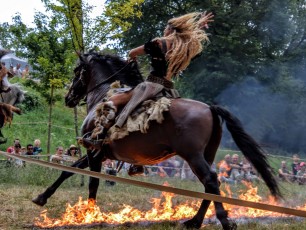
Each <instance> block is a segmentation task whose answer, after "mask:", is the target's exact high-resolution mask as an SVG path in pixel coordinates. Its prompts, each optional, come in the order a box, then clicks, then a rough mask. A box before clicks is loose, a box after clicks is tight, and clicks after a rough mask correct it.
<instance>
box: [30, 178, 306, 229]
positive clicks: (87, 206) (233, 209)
mask: <svg viewBox="0 0 306 230" xmlns="http://www.w3.org/2000/svg"><path fill="white" fill-rule="evenodd" d="M244 184H245V186H246V187H247V188H248V189H247V190H246V192H241V194H240V195H239V199H242V200H248V201H254V202H263V199H262V197H260V196H259V195H258V194H257V187H253V186H252V184H251V183H247V182H245V183H244ZM225 189H226V192H227V193H228V194H229V196H230V197H231V196H232V192H231V190H230V187H229V186H226V187H225ZM225 194H226V193H225V192H223V191H221V195H222V196H225ZM173 197H174V194H172V193H167V192H162V194H161V198H153V199H151V203H152V208H151V209H150V210H149V211H146V212H144V211H141V210H138V209H136V208H133V207H131V206H130V205H126V204H124V205H123V208H122V210H120V211H119V212H118V213H113V212H109V213H106V212H102V211H101V210H100V208H99V206H97V204H96V203H95V201H94V200H83V199H82V197H79V201H78V202H77V203H76V204H75V205H74V206H71V205H70V204H67V205H66V211H65V213H64V214H63V215H62V218H60V219H53V218H49V217H47V210H44V211H43V212H42V213H41V214H40V218H35V220H34V225H35V226H37V227H40V228H53V227H61V226H69V225H70V226H77V225H88V224H97V223H107V224H123V223H126V222H145V221H151V222H156V221H165V220H171V221H176V220H181V219H188V218H191V217H193V216H194V215H195V214H196V212H197V210H198V209H199V207H200V204H201V201H187V202H185V203H184V204H180V205H178V206H175V207H173V204H172V198H173ZM265 203H269V204H273V205H277V202H276V201H275V200H273V199H272V198H269V200H268V201H266V202H265ZM224 207H225V209H226V210H228V211H229V217H231V218H241V217H252V218H256V217H265V216H269V217H271V216H273V217H285V216H287V215H285V214H280V213H275V212H270V211H263V210H258V209H252V208H247V207H240V206H233V205H228V204H224ZM297 209H300V210H306V204H305V205H304V206H298V207H297ZM214 214H215V212H214V207H213V205H212V203H211V205H210V206H209V208H208V210H207V213H206V215H205V217H207V218H211V217H213V216H214Z"/></svg>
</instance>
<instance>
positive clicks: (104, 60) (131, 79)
mask: <svg viewBox="0 0 306 230" xmlns="http://www.w3.org/2000/svg"><path fill="white" fill-rule="evenodd" d="M84 56H86V57H87V58H89V57H90V60H94V61H95V62H96V63H98V64H107V65H108V66H109V68H110V69H111V72H112V73H116V78H117V79H118V80H120V82H121V83H122V84H126V85H128V86H136V85H138V84H139V83H141V82H143V77H142V75H141V73H140V71H139V68H138V65H137V63H136V62H132V63H130V64H128V62H127V61H126V60H124V59H123V58H121V57H119V56H118V55H114V54H103V53H97V52H88V53H86V54H84Z"/></svg>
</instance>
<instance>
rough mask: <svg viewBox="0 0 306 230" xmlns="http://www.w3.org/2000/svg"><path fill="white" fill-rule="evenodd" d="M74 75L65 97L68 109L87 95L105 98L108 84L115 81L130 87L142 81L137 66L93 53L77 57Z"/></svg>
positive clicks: (110, 56)
mask: <svg viewBox="0 0 306 230" xmlns="http://www.w3.org/2000/svg"><path fill="white" fill-rule="evenodd" d="M74 75H75V77H74V79H73V81H72V84H71V86H70V88H69V91H68V93H67V94H66V96H65V102H66V105H67V106H68V107H74V106H76V105H77V104H78V103H79V101H80V100H81V99H82V98H84V97H85V96H86V95H87V94H89V93H92V94H98V95H99V97H102V98H103V97H105V96H106V93H107V91H108V89H109V86H110V84H111V83H112V82H114V81H116V80H119V81H120V82H121V83H122V84H125V85H128V86H132V87H134V86H136V85H137V84H139V83H140V82H142V81H143V79H142V76H141V74H140V72H139V70H138V66H137V64H135V63H127V62H126V61H125V60H123V59H121V58H120V57H118V56H114V55H103V54H98V53H95V52H90V53H87V54H83V55H79V61H78V64H77V66H76V68H75V69H74Z"/></svg>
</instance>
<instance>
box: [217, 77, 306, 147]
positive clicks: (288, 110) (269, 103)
mask: <svg viewBox="0 0 306 230" xmlns="http://www.w3.org/2000/svg"><path fill="white" fill-rule="evenodd" d="M216 101H217V103H218V104H219V105H222V106H224V107H226V108H227V109H228V110H229V111H230V112H231V113H233V114H234V115H235V116H236V117H238V119H240V121H241V122H242V124H243V126H244V128H245V130H246V131H247V132H248V133H249V134H250V135H251V136H252V137H253V138H254V139H255V140H256V141H258V142H259V143H260V144H261V145H263V146H265V147H270V148H272V149H282V150H286V151H289V152H299V153H301V152H305V150H306V141H305V140H306V120H305V118H304V117H305V115H306V106H304V105H303V104H301V101H299V100H298V101H295V100H293V99H291V98H289V97H288V96H286V95H285V94H282V93H274V92H272V91H271V90H270V88H268V87H266V86H263V85H262V84H260V83H259V82H258V81H257V80H255V79H254V78H247V79H246V80H244V81H243V82H241V83H238V84H234V85H231V86H230V87H228V88H227V89H226V90H224V91H223V92H222V93H221V94H220V95H219V96H218V97H217V99H216ZM222 145H223V147H228V148H233V147H235V145H234V144H233V142H232V140H231V137H230V134H229V133H228V132H225V133H224V137H223V141H222Z"/></svg>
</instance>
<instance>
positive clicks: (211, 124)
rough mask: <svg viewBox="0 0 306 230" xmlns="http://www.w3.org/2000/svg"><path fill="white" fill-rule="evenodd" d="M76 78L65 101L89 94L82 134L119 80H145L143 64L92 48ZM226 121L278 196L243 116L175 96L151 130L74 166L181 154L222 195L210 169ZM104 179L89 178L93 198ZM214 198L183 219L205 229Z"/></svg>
mask: <svg viewBox="0 0 306 230" xmlns="http://www.w3.org/2000/svg"><path fill="white" fill-rule="evenodd" d="M74 73H75V77H74V79H73V82H72V85H71V86H70V89H69V92H68V94H67V95H66V97H65V101H66V105H67V106H69V107H74V106H76V105H77V104H78V103H79V101H80V100H81V99H82V98H84V97H85V96H87V108H88V115H87V117H86V118H85V120H84V122H83V125H82V134H86V133H88V132H90V131H92V130H93V128H94V127H95V126H94V118H95V107H96V105H97V104H98V103H99V102H102V100H103V98H104V97H105V96H106V93H107V91H108V89H109V86H110V84H111V83H112V82H114V81H115V80H120V81H121V83H123V84H125V85H129V86H131V87H133V86H135V85H137V84H138V83H139V82H141V81H142V78H141V76H140V74H139V72H138V69H137V68H136V67H135V66H134V65H133V64H127V62H126V61H124V60H122V59H120V58H119V57H116V56H110V55H101V54H97V53H87V54H83V55H80V57H79V64H78V65H77V67H76V68H75V70H74ZM222 120H225V122H226V125H227V128H228V130H229V131H230V133H231V135H232V137H233V139H234V141H235V143H236V144H237V146H238V147H239V149H240V150H241V152H242V153H243V155H244V156H245V157H246V158H247V159H248V160H249V161H250V162H251V163H252V164H253V166H254V167H255V169H256V170H257V171H258V173H259V174H260V175H261V177H262V179H263V180H264V181H265V183H266V185H267V186H268V188H269V189H270V191H271V193H272V194H273V195H274V196H280V192H279V189H278V185H277V183H276V181H275V179H274V177H273V175H272V169H271V167H270V166H269V164H268V163H267V160H266V158H265V155H264V153H263V152H262V150H261V148H260V147H259V145H258V144H257V143H256V142H255V141H254V139H253V138H252V137H250V136H249V135H248V134H247V133H246V132H245V131H244V130H243V128H242V126H241V124H240V122H239V120H238V119H237V118H235V117H234V116H233V115H232V114H231V113H230V112H229V111H227V110H225V109H224V108H221V107H219V106H208V105H206V104H204V103H201V102H198V101H194V100H188V99H174V100H172V103H171V107H170V111H169V112H165V113H164V121H163V123H162V124H158V123H157V122H152V123H151V125H150V128H149V130H148V133H146V134H143V133H140V132H132V133H130V134H129V135H128V136H126V137H125V138H123V139H120V140H115V141H111V142H110V143H109V145H108V146H107V148H105V149H103V148H102V149H101V150H100V151H99V152H98V153H96V152H91V151H89V150H88V151H87V155H86V156H84V157H83V158H81V159H80V160H78V161H77V162H75V163H74V164H73V165H72V166H73V167H78V168H86V167H88V166H89V167H90V170H93V171H96V172H100V171H101V165H102V161H104V160H105V159H106V158H108V159H114V160H119V161H124V162H128V163H132V164H137V165H153V164H156V163H159V162H161V161H163V160H166V159H168V158H170V157H172V156H174V155H178V156H180V157H181V158H183V159H184V160H185V161H187V162H188V164H189V166H190V168H191V169H192V171H193V172H194V174H195V175H196V176H197V177H198V179H199V180H200V181H201V183H202V184H203V185H204V187H205V192H207V193H212V194H217V195H220V190H219V183H218V179H217V174H216V173H215V172H214V171H212V170H211V167H210V166H211V164H212V163H213V161H214V158H215V154H216V151H217V149H218V146H219V144H220V140H221V136H222V135H221V134H222ZM71 175H73V173H69V172H62V174H61V175H60V177H59V178H58V179H57V181H55V182H54V184H52V185H51V186H50V187H49V188H47V190H46V191H45V192H44V193H42V194H40V195H39V196H38V197H37V198H35V199H33V202H34V203H36V204H38V205H41V206H43V205H44V204H46V202H47V199H48V198H49V197H50V196H51V195H52V194H53V193H54V192H55V191H56V189H57V188H58V187H59V186H60V184H61V183H62V182H63V181H64V180H65V179H67V178H68V177H70V176H71ZM98 185H99V179H96V178H90V182H89V198H93V199H96V194H97V189H98ZM210 202H211V201H209V200H203V201H202V204H201V206H200V208H199V210H198V212H197V214H196V215H195V216H194V217H193V218H192V219H190V220H188V221H186V222H185V223H184V224H185V225H186V226H187V227H190V228H200V227H201V224H202V222H203V219H204V216H205V213H206V211H207V209H208V206H209V204H210ZM214 205H215V208H216V216H217V218H218V219H219V220H220V222H221V224H222V227H223V229H226V230H228V229H236V227H237V225H236V224H235V223H234V222H233V221H232V220H230V219H228V215H227V211H225V210H224V207H223V204H222V203H219V202H214Z"/></svg>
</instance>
